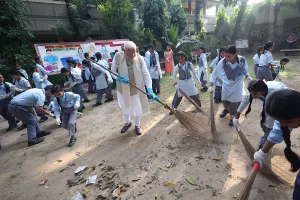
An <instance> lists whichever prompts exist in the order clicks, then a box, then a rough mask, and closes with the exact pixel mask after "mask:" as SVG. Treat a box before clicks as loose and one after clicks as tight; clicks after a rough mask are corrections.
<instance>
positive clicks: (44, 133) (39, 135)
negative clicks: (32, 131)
mask: <svg viewBox="0 0 300 200" xmlns="http://www.w3.org/2000/svg"><path fill="white" fill-rule="evenodd" d="M51 133H52V132H51V131H41V132H40V133H37V134H36V136H37V137H44V136H46V135H50V134H51Z"/></svg>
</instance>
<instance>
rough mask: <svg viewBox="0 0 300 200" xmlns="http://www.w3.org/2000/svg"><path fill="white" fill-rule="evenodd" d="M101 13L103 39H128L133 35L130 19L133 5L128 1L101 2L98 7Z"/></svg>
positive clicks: (132, 21) (109, 0) (110, 0)
mask: <svg viewBox="0 0 300 200" xmlns="http://www.w3.org/2000/svg"><path fill="white" fill-rule="evenodd" d="M98 9H99V11H100V12H101V13H102V15H103V17H102V24H103V28H104V30H103V31H105V34H104V35H105V38H107V39H115V38H128V37H131V35H132V33H133V25H134V19H133V18H132V17H130V15H131V13H132V10H133V4H132V3H131V2H130V0H102V2H100V3H99V5H98Z"/></svg>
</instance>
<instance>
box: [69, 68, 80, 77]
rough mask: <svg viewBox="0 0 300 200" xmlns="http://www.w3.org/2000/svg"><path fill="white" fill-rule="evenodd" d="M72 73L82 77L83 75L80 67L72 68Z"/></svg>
mask: <svg viewBox="0 0 300 200" xmlns="http://www.w3.org/2000/svg"><path fill="white" fill-rule="evenodd" d="M70 71H71V72H72V73H77V74H80V75H81V73H82V70H81V69H80V68H78V67H71V68H70Z"/></svg>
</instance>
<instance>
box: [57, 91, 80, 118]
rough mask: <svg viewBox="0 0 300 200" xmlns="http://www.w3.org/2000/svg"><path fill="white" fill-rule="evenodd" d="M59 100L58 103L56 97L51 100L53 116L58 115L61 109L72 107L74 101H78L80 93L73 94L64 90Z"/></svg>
mask: <svg viewBox="0 0 300 200" xmlns="http://www.w3.org/2000/svg"><path fill="white" fill-rule="evenodd" d="M59 100H60V102H59V103H60V104H59V103H58V101H57V98H55V99H54V100H53V111H54V115H55V116H60V111H61V109H67V108H71V107H74V105H75V103H76V102H79V101H80V95H79V94H74V93H73V92H64V95H63V96H62V97H61V98H60V99H59Z"/></svg>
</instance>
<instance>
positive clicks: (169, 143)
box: [0, 60, 300, 200]
mask: <svg viewBox="0 0 300 200" xmlns="http://www.w3.org/2000/svg"><path fill="white" fill-rule="evenodd" d="M298 61H299V60H298ZM296 62H297V60H295V61H293V62H291V64H290V66H292V67H293V66H294V67H296ZM292 67H290V68H289V69H287V67H286V70H291V68H292ZM295 70H296V72H297V73H298V72H299V70H298V69H296V68H295ZM282 81H283V82H284V83H286V84H287V85H289V86H291V87H294V88H296V89H299V83H300V78H299V77H298V76H292V77H289V78H284V77H283V80H282ZM91 98H93V101H94V99H95V95H93V96H91ZM201 98H202V97H201ZM169 99H170V98H169ZM202 102H203V107H204V109H205V111H206V112H207V111H208V105H209V104H208V99H207V95H206V96H205V97H203V98H202ZM92 103H94V102H91V103H89V104H86V107H87V109H86V110H87V111H85V114H84V116H82V117H81V118H79V119H78V121H77V124H78V130H79V131H78V135H77V136H78V140H77V143H76V145H75V146H74V147H73V148H67V143H68V137H67V131H66V130H63V129H58V128H57V127H56V125H55V123H54V120H50V119H49V120H48V121H47V122H46V123H45V124H42V126H43V127H44V128H45V129H47V130H49V129H51V130H52V131H53V133H52V134H51V135H49V136H47V138H46V140H45V142H44V143H42V144H40V145H36V146H34V147H31V148H27V141H26V137H27V136H26V132H25V130H23V131H12V132H9V133H6V132H5V129H6V128H7V124H6V123H5V122H1V123H0V127H1V132H0V138H2V149H1V150H0V163H1V165H0V199H1V200H33V199H37V200H56V199H66V200H67V199H71V197H72V195H73V194H74V192H75V191H76V190H79V191H82V189H83V188H84V186H85V184H79V185H77V186H73V187H68V185H67V180H68V179H70V178H74V177H75V176H74V171H75V170H76V168H77V167H78V166H81V165H87V166H89V167H92V166H94V165H95V169H94V170H91V169H89V170H87V171H86V172H85V173H84V174H83V175H82V177H85V178H87V177H88V176H91V175H92V174H97V175H98V176H99V177H98V179H97V180H98V181H99V180H102V183H99V185H98V186H96V185H91V186H87V187H86V188H88V190H89V192H88V193H87V199H96V197H97V196H98V195H103V196H107V195H108V193H109V192H108V191H107V190H108V189H104V190H102V189H101V187H102V188H103V187H104V186H105V185H107V183H109V182H113V183H122V184H123V185H124V184H125V185H127V187H126V191H122V192H121V199H141V200H146V199H152V200H153V199H155V198H156V196H157V199H165V200H166V199H177V198H178V197H176V196H175V195H174V194H172V193H171V194H170V191H171V189H172V188H171V187H167V186H165V184H166V183H169V186H170V185H171V184H170V183H174V184H176V185H175V188H176V189H178V188H179V187H180V189H179V191H180V194H181V195H182V196H181V199H203V200H206V199H207V200H208V199H234V196H236V195H238V193H239V191H240V189H241V186H242V183H243V181H244V180H245V178H246V177H247V173H248V172H249V170H250V168H251V162H250V160H249V159H248V157H247V155H246V153H245V150H244V148H243V146H242V143H241V141H240V140H236V138H237V135H236V133H235V129H234V128H230V127H229V126H228V125H227V123H228V119H219V118H218V115H219V113H220V112H221V111H222V106H221V105H216V106H215V109H216V112H217V113H216V116H217V117H216V122H217V129H218V131H219V133H220V135H221V136H220V140H221V143H220V144H215V143H212V142H209V141H207V140H203V139H200V138H199V139H196V138H195V137H191V136H188V134H187V132H186V130H185V129H184V128H183V127H182V126H181V125H180V124H178V121H177V120H176V118H175V117H174V116H170V115H168V112H167V111H166V110H164V109H163V108H162V107H161V106H160V105H159V104H156V103H155V102H151V111H152V115H150V116H147V117H145V118H143V120H142V124H143V129H144V134H143V135H142V136H140V137H137V136H136V135H135V133H134V130H133V128H132V129H130V131H129V132H127V133H125V134H120V133H119V131H120V129H121V127H122V125H123V121H122V115H121V111H120V110H119V108H118V105H117V101H113V102H110V103H108V104H104V105H102V106H100V107H97V108H91V105H92ZM180 107H181V108H182V109H191V108H192V107H191V106H190V105H189V104H188V102H187V101H186V100H184V101H183V102H182V104H181V105H180ZM260 111H261V104H260V102H259V101H255V102H254V103H253V109H252V113H251V114H250V115H249V118H248V119H244V118H242V120H243V121H242V123H241V126H242V130H243V131H244V133H245V134H246V136H247V138H248V139H249V140H250V142H251V143H252V144H253V146H254V147H255V148H257V146H258V143H259V138H260V137H261V135H262V131H261V128H260V127H259V125H258V124H259V119H258V116H259V113H260ZM298 133H299V129H298V130H297V131H294V132H293V137H294V140H293V150H295V151H296V152H300V150H299V143H298V141H299V140H298V137H297V139H296V136H297V134H298ZM283 148H284V145H283V144H281V145H278V146H276V147H275V148H274V149H273V152H272V153H271V155H272V157H273V159H272V162H273V163H274V164H275V165H276V166H278V167H279V168H281V169H283V170H288V169H289V165H288V163H287V161H286V160H285V158H284V156H283ZM76 152H80V155H76ZM59 160H61V161H59ZM72 163H75V165H76V166H69V167H68V168H67V169H65V170H64V171H62V172H60V170H62V169H63V168H66V167H67V166H68V165H70V164H72ZM99 164H101V166H99ZM108 166H111V167H112V168H110V167H109V168H108ZM159 168H161V169H159ZM107 171H109V173H107ZM280 172H281V171H280ZM115 173H117V175H115V176H113V177H111V175H113V174H115ZM281 173H282V172H281ZM102 174H103V175H102ZM101 175H102V177H100V176H101ZM284 176H287V177H289V178H290V179H291V181H292V182H293V181H294V179H295V178H294V177H295V174H291V173H289V174H288V175H287V174H285V173H284ZM45 177H46V178H48V179H49V180H48V182H47V183H46V185H45V186H46V187H45V186H39V182H40V180H41V179H42V178H45ZM185 177H186V178H191V179H192V180H190V181H192V182H194V183H195V185H192V184H190V183H188V182H187V181H186V179H185ZM270 184H273V183H272V182H270V181H268V180H267V179H266V178H265V177H263V176H262V175H259V176H258V177H257V179H256V181H255V183H254V186H253V190H252V192H251V196H250V199H256V200H260V199H291V194H292V189H290V188H287V187H285V186H279V187H268V185H270ZM128 185H129V186H128ZM108 186H110V187H109V188H112V187H113V186H112V185H109V184H108ZM98 199H101V198H100V197H99V198H98Z"/></svg>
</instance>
